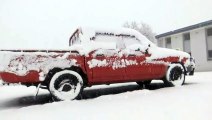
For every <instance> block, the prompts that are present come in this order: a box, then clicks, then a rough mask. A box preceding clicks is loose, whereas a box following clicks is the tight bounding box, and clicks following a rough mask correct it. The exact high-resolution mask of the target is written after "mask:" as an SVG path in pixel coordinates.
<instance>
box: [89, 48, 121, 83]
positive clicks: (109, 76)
mask: <svg viewBox="0 0 212 120" xmlns="http://www.w3.org/2000/svg"><path fill="white" fill-rule="evenodd" d="M86 61H87V62H86V64H87V66H88V68H89V69H90V70H91V71H92V81H91V82H92V84H101V83H115V82H120V81H123V80H124V79H125V78H124V74H125V68H124V67H125V66H124V65H125V61H124V57H123V55H121V53H120V52H119V51H118V50H114V49H98V50H95V51H93V52H91V53H90V54H89V57H87V58H86Z"/></svg>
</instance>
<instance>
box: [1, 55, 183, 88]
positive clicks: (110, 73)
mask: <svg viewBox="0 0 212 120" xmlns="http://www.w3.org/2000/svg"><path fill="white" fill-rule="evenodd" d="M26 52H28V51H26ZM35 52H36V51H33V52H32V54H33V53H35ZM62 52H63V51H60V53H62ZM64 52H67V51H64ZM70 52H71V51H70ZM136 52H139V51H136ZM92 53H94V51H92V52H91V53H90V54H89V56H87V57H86V56H80V55H79V54H76V55H74V56H69V57H68V59H76V60H77V64H78V65H79V66H78V67H80V68H81V69H82V70H83V72H84V73H85V74H86V75H87V78H88V85H94V84H110V83H121V82H130V81H139V80H151V79H159V78H162V77H163V76H164V75H165V73H166V70H167V66H166V65H164V64H151V63H145V60H146V57H147V56H150V55H148V54H144V55H143V56H136V55H134V54H130V55H128V56H126V55H123V56H122V57H118V56H111V57H106V56H105V55H97V56H95V57H94V56H93V55H92ZM39 57H40V56H38V58H39ZM55 57H56V56H55ZM91 59H97V60H104V59H106V61H110V62H111V61H112V63H113V62H117V61H121V60H124V61H125V60H136V61H137V62H138V63H141V62H143V64H138V65H128V66H127V67H120V68H117V69H113V68H112V67H113V66H112V65H108V66H102V67H94V68H89V65H88V63H87V62H88V61H89V60H91ZM16 60H17V61H19V59H16ZM155 61H163V62H178V61H179V58H178V57H168V58H163V59H157V60H155ZM184 61H185V59H183V60H182V62H184ZM41 62H42V61H41ZM68 67H70V66H67V68H68ZM0 76H1V79H2V80H4V81H5V82H8V83H40V82H42V81H40V80H39V71H28V73H27V74H26V75H24V76H19V75H17V74H15V73H9V72H0Z"/></svg>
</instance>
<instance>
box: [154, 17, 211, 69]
mask: <svg viewBox="0 0 212 120" xmlns="http://www.w3.org/2000/svg"><path fill="white" fill-rule="evenodd" d="M156 38H157V44H158V46H159V47H166V48H172V49H178V50H182V51H185V52H188V53H190V54H191V55H192V57H194V58H195V61H196V70H197V71H209V70H212V20H210V21H206V22H202V23H198V24H195V25H191V26H188V27H184V28H181V29H177V30H174V31H170V32H167V33H163V34H160V35H157V36H156Z"/></svg>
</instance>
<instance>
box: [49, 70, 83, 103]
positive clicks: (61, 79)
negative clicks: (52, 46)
mask: <svg viewBox="0 0 212 120" xmlns="http://www.w3.org/2000/svg"><path fill="white" fill-rule="evenodd" d="M82 89H83V79H82V77H81V76H80V74H78V73H77V72H75V71H72V70H63V71H60V72H57V73H56V74H54V76H53V77H52V79H51V81H50V83H49V91H50V93H51V95H52V97H53V100H54V101H63V100H74V99H77V98H78V97H79V96H80V94H81V92H82Z"/></svg>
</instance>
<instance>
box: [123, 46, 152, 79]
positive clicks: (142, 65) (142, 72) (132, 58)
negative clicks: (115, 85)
mask: <svg viewBox="0 0 212 120" xmlns="http://www.w3.org/2000/svg"><path fill="white" fill-rule="evenodd" d="M124 57H125V62H126V78H127V79H129V80H133V81H134V80H148V79H150V78H151V65H150V64H149V63H147V62H146V57H148V54H145V53H143V52H141V51H136V50H130V51H129V52H128V53H125V54H124Z"/></svg>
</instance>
